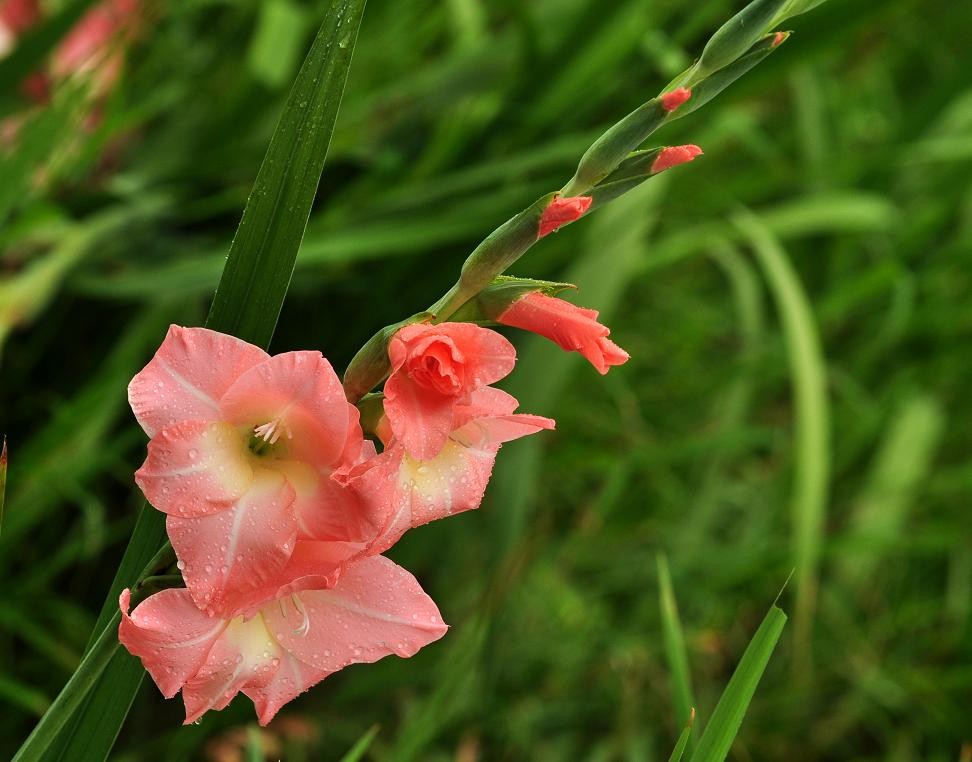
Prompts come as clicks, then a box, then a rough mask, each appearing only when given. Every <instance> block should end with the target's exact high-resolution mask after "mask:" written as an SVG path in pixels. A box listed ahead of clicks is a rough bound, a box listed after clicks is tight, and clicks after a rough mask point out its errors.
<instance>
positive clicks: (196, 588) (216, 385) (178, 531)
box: [128, 326, 368, 613]
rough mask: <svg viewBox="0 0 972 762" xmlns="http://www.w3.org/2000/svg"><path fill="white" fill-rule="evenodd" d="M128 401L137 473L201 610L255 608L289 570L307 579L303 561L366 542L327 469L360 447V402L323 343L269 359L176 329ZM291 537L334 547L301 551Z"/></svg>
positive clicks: (227, 339) (347, 462)
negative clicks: (137, 433) (139, 455)
mask: <svg viewBox="0 0 972 762" xmlns="http://www.w3.org/2000/svg"><path fill="white" fill-rule="evenodd" d="M128 397H129V401H130V403H131V406H132V410H133V411H134V412H135V416H136V418H137V419H138V422H139V423H140V424H141V425H142V428H143V429H144V430H145V432H146V433H147V434H148V435H149V436H150V437H151V441H150V442H149V445H148V457H147V458H146V460H145V463H144V465H143V466H142V467H141V468H140V469H139V470H138V471H137V472H136V474H135V481H136V482H137V483H138V485H139V487H141V489H142V491H143V492H144V493H145V496H146V498H148V501H149V502H150V503H151V504H152V505H153V506H155V507H156V508H158V509H159V510H160V511H163V512H164V513H166V514H168V515H167V517H166V528H167V531H168V533H169V539H170V540H171V542H172V546H173V547H174V548H175V551H176V555H177V556H178V558H179V562H180V568H181V569H182V574H183V577H184V578H185V580H186V585H187V587H188V589H189V593H190V594H191V595H192V598H193V600H194V601H195V602H196V605H198V606H199V607H200V608H203V609H205V610H206V611H208V612H210V613H214V612H215V613H225V612H227V611H234V610H235V609H237V608H239V606H241V605H243V604H242V602H243V601H246V604H247V605H255V604H257V603H259V598H260V597H261V596H262V595H272V594H273V593H274V592H275V591H276V590H278V589H279V588H280V587H281V586H285V585H287V584H288V576H289V577H290V579H291V580H292V579H294V578H295V577H296V578H300V577H303V576H305V575H304V567H305V566H306V564H305V563H304V562H305V561H309V563H311V565H315V566H319V565H320V563H321V561H320V558H321V557H322V556H323V557H325V558H327V559H330V560H331V561H333V562H334V563H335V564H337V565H338V566H340V563H342V562H345V561H347V560H349V559H350V558H351V557H353V556H354V555H357V554H359V553H360V552H361V551H362V550H363V549H364V548H365V547H366V540H367V534H368V526H367V524H366V522H364V521H363V520H362V519H361V517H360V516H359V515H358V513H359V510H358V504H357V502H356V501H355V499H354V497H353V495H351V494H349V493H348V491H347V490H345V489H344V488H343V487H341V486H340V485H339V484H338V482H337V481H336V480H334V479H332V478H331V476H332V474H334V473H335V472H336V471H338V470H339V469H341V468H347V467H351V466H353V465H354V464H355V463H356V462H357V461H358V459H359V456H360V455H361V453H362V447H363V437H362V433H361V427H360V426H359V425H358V411H357V409H356V408H355V407H354V406H353V405H350V404H348V402H347V400H346V399H345V397H344V392H343V390H342V388H341V383H340V381H339V380H338V377H337V376H336V375H335V373H334V371H333V370H332V369H331V366H330V365H329V364H328V362H327V361H326V360H325V359H324V358H323V357H321V355H320V353H319V352H286V353H284V354H280V355H276V356H275V357H271V356H270V355H268V354H267V353H266V352H264V351H263V350H262V349H259V348H258V347H255V346H253V345H251V344H247V343H246V342H244V341H241V340H239V339H236V338H233V337H232V336H227V335H224V334H221V333H216V332H215V331H209V330H206V329H204V328H180V327H178V326H172V327H171V328H170V329H169V332H168V334H167V335H166V337H165V340H164V341H163V342H162V346H161V347H159V350H158V351H157V352H156V354H155V356H154V357H153V358H152V360H151V362H149V364H148V365H147V366H146V367H145V368H144V369H143V370H142V371H141V372H139V373H138V375H136V376H135V378H134V379H132V382H131V384H130V385H129V388H128ZM298 540H300V541H301V543H303V542H314V543H320V542H324V543H332V544H330V545H327V546H326V547H321V546H319V545H316V544H315V545H312V546H304V545H302V546H301V550H300V553H299V554H298V553H297V551H296V550H295V543H296V544H300V543H298ZM295 555H297V558H296V559H294V558H293V557H294V556H295ZM290 563H297V564H298V565H299V566H300V567H301V568H300V569H298V570H293V569H291V570H290V571H288V570H287V567H288V564H290ZM336 568H337V567H336ZM333 571H334V570H332V572H333ZM291 572H292V573H291ZM335 573H336V572H335ZM281 574H284V576H283V577H281ZM329 579H331V581H332V582H333V577H330V578H329ZM311 582H313V581H309V582H308V584H310V583H311Z"/></svg>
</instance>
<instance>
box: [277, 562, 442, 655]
mask: <svg viewBox="0 0 972 762" xmlns="http://www.w3.org/2000/svg"><path fill="white" fill-rule="evenodd" d="M262 614H263V617H264V618H265V620H266V622H267V626H268V627H269V628H270V631H271V632H272V633H273V635H274V637H275V638H276V639H277V642H279V643H280V645H281V646H282V647H283V648H284V649H285V650H287V651H289V652H290V653H291V654H293V655H294V656H295V657H297V658H298V659H300V661H302V662H303V663H304V664H307V665H310V666H312V667H314V668H315V669H318V670H320V671H322V672H324V673H325V674H330V673H333V672H337V671H338V670H339V669H342V668H343V667H346V666H348V665H349V664H360V663H368V662H374V661H377V660H378V659H381V658H383V657H385V656H388V655H390V654H397V655H398V656H402V657H408V656H413V655H414V654H415V653H416V652H417V651H418V650H419V649H420V648H422V646H425V645H428V644H429V643H431V642H433V641H435V640H438V639H439V638H441V637H442V636H443V635H445V633H446V630H447V629H448V628H447V627H446V625H445V623H444V622H443V621H442V617H441V615H440V614H439V610H438V608H436V605H435V603H434V602H433V601H432V599H431V598H429V597H428V596H427V595H426V594H425V593H424V592H423V591H422V588H421V587H420V586H419V584H418V582H417V581H416V579H415V577H413V576H412V575H411V574H409V573H408V572H407V571H406V570H405V569H403V568H401V567H400V566H397V565H396V564H394V563H392V562H391V561H389V560H388V559H387V558H383V557H382V556H372V557H371V558H366V559H363V560H361V561H358V562H356V563H354V564H352V565H351V566H349V567H348V568H347V570H346V571H345V573H344V574H343V575H342V576H341V579H340V580H339V581H338V583H337V585H336V586H335V587H334V588H333V589H331V590H310V591H305V592H303V593H299V594H298V595H297V596H295V600H292V601H291V603H290V604H289V605H288V604H287V603H286V602H285V601H281V602H280V605H277V603H273V604H270V605H269V606H266V607H265V608H264V609H263V611H262Z"/></svg>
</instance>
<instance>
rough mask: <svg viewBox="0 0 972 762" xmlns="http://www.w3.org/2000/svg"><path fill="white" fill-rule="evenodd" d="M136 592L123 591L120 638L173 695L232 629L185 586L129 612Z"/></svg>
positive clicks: (148, 599) (162, 594)
mask: <svg viewBox="0 0 972 762" xmlns="http://www.w3.org/2000/svg"><path fill="white" fill-rule="evenodd" d="M130 600H131V593H130V592H129V591H128V590H124V591H122V594H121V597H120V598H119V601H118V604H119V606H120V608H121V613H122V619H121V623H120V624H119V625H118V640H119V641H121V644H122V645H123V646H125V648H127V649H128V651H129V653H131V654H132V655H133V656H137V657H138V658H139V659H141V660H142V664H143V665H144V666H145V669H147V670H148V672H149V674H150V675H152V679H153V680H155V684H156V685H157V686H159V690H160V691H162V695H164V696H165V697H166V698H172V697H173V696H174V695H175V694H176V693H178V692H179V689H180V688H182V686H183V684H184V683H185V682H186V680H188V679H189V678H190V677H192V676H193V675H194V674H195V673H196V671H197V670H198V669H199V667H200V666H201V665H202V664H203V662H204V661H205V660H206V656H207V654H208V653H209V651H210V649H211V648H212V646H213V644H214V643H215V642H216V640H217V638H219V636H220V634H221V633H222V632H223V630H224V629H225V628H226V622H225V621H224V620H222V619H212V618H210V617H208V616H206V615H205V614H204V613H203V612H201V611H200V610H199V609H197V608H196V606H195V604H193V602H192V599H191V598H190V597H189V593H188V591H186V590H185V589H181V588H180V589H170V590H163V591H162V592H160V593H156V594H155V595H153V596H151V597H150V598H147V599H146V600H144V601H142V602H141V603H140V604H139V605H138V606H137V607H136V608H135V611H133V612H132V614H131V616H129V614H128V607H129V601H130Z"/></svg>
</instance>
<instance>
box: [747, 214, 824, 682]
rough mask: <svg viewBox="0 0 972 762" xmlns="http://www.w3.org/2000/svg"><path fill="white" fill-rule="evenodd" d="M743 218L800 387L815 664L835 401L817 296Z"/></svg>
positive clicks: (802, 613)
mask: <svg viewBox="0 0 972 762" xmlns="http://www.w3.org/2000/svg"><path fill="white" fill-rule="evenodd" d="M736 224H737V225H738V226H739V228H740V230H741V231H742V232H743V234H744V235H746V236H747V237H748V238H749V240H750V242H751V243H752V246H753V251H754V253H755V254H756V260H757V262H758V263H759V266H760V268H761V269H762V271H763V275H764V276H765V278H766V282H767V284H768V285H769V290H770V292H771V293H772V295H773V300H774V301H775V302H776V307H777V311H778V312H779V314H780V321H781V323H782V327H783V339H784V343H785V345H786V352H787V361H788V364H789V368H790V384H791V386H792V389H793V397H794V408H795V422H794V430H795V436H796V441H795V444H794V451H795V452H794V461H795V472H794V484H793V534H792V537H793V554H794V565H795V566H796V611H795V613H794V639H795V643H796V662H795V664H796V669H797V673H798V675H800V676H801V677H806V676H807V675H808V674H809V671H810V667H811V661H812V660H811V648H810V642H811V632H812V629H813V618H814V611H815V610H816V600H817V587H818V578H819V566H820V555H821V548H822V545H823V531H824V517H825V513H826V507H827V497H828V493H829V488H830V458H831V453H830V405H829V401H828V397H827V374H826V365H825V362H824V356H823V350H822V349H821V345H820V336H819V333H818V331H817V324H816V320H815V319H814V316H813V309H812V307H811V305H810V300H809V298H808V297H807V294H806V292H805V291H804V289H803V286H802V284H801V283H800V278H799V276H798V275H797V273H796V271H795V270H794V268H793V265H792V264H791V263H790V261H789V259H788V258H787V256H786V252H784V250H783V248H782V247H781V246H780V244H779V242H778V241H777V240H776V238H775V237H774V236H773V234H772V233H771V232H770V231H769V230H768V229H767V227H766V225H765V224H763V223H762V222H761V221H760V220H759V219H758V218H757V217H756V216H754V215H752V214H740V215H739V216H738V217H737V219H736Z"/></svg>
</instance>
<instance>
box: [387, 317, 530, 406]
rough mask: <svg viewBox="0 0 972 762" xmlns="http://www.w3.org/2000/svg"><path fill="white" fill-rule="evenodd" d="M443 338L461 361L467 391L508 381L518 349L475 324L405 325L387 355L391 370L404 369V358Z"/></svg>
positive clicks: (501, 337)
mask: <svg viewBox="0 0 972 762" xmlns="http://www.w3.org/2000/svg"><path fill="white" fill-rule="evenodd" d="M436 338H442V339H446V340H448V341H450V342H451V343H452V344H453V345H454V346H455V348H456V349H457V350H458V352H459V353H460V355H461V358H462V360H461V361H462V364H463V374H464V388H463V392H469V391H472V390H473V389H475V388H478V387H480V386H485V385H486V384H492V383H495V382H496V381H499V380H500V379H501V378H506V376H508V375H509V374H510V372H511V371H512V370H513V366H514V365H515V364H516V349H515V348H514V347H513V345H512V344H511V343H510V342H509V340H508V339H506V338H505V337H504V336H502V335H500V334H498V333H496V331H491V330H490V329H489V328H483V327H482V326H478V325H474V324H472V323H439V324H438V325H428V324H425V323H420V324H416V325H409V326H405V327H404V328H402V330H400V331H399V332H398V333H396V334H395V336H394V337H393V338H392V340H391V342H390V344H389V347H388V355H389V358H390V359H391V361H392V368H393V369H395V370H397V369H398V368H400V367H401V365H402V362H403V360H404V357H405V356H406V355H410V354H411V353H413V352H415V351H420V350H421V348H422V347H423V346H425V345H427V344H428V343H429V341H430V340H433V339H436Z"/></svg>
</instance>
